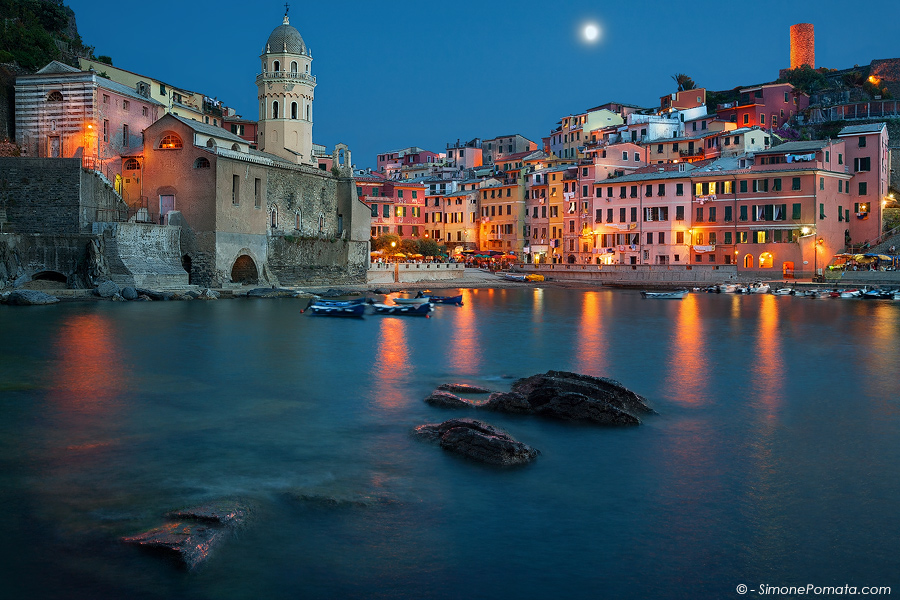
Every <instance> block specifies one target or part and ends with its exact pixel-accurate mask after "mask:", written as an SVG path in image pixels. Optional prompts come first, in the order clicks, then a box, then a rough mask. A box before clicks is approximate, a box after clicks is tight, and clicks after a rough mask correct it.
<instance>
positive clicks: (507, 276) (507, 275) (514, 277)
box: [497, 273, 528, 281]
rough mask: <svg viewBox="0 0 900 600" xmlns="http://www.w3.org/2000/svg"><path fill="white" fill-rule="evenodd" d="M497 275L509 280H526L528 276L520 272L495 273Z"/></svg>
mask: <svg viewBox="0 0 900 600" xmlns="http://www.w3.org/2000/svg"><path fill="white" fill-rule="evenodd" d="M497 275H499V276H500V277H502V278H503V279H508V280H510V281H528V276H527V275H524V274H521V273H497Z"/></svg>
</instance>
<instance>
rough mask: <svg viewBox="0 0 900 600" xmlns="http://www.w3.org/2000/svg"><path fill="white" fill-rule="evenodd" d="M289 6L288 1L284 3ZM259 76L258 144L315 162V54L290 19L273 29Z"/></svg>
mask: <svg viewBox="0 0 900 600" xmlns="http://www.w3.org/2000/svg"><path fill="white" fill-rule="evenodd" d="M285 8H287V5H285ZM260 59H261V60H262V73H260V74H259V75H257V76H256V86H257V89H258V99H259V147H260V150H262V151H263V152H268V153H270V154H275V155H276V156H280V157H282V158H285V159H287V160H290V161H291V162H294V163H297V164H307V165H314V164H315V163H314V161H313V156H312V126H313V98H314V95H315V94H314V92H315V87H316V78H315V76H314V75H313V74H312V72H311V70H310V67H311V65H312V55H311V54H310V52H309V48H307V47H306V44H305V43H304V42H303V38H302V37H301V36H300V32H299V31H297V29H296V28H294V27H293V26H292V25H291V24H290V21H289V20H288V15H287V10H285V13H284V21H283V22H282V24H281V25H279V26H278V27H276V28H275V30H274V31H272V34H271V35H269V39H268V40H267V41H266V45H265V47H264V48H263V53H262V55H261V56H260Z"/></svg>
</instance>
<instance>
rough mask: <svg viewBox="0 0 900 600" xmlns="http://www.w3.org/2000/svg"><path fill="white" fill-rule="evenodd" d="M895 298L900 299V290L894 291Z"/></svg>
mask: <svg viewBox="0 0 900 600" xmlns="http://www.w3.org/2000/svg"><path fill="white" fill-rule="evenodd" d="M894 300H900V291H896V292H894Z"/></svg>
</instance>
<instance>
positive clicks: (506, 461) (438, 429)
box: [416, 419, 540, 466]
mask: <svg viewBox="0 0 900 600" xmlns="http://www.w3.org/2000/svg"><path fill="white" fill-rule="evenodd" d="M416 433H417V434H418V435H420V436H422V437H424V438H427V439H432V440H440V444H441V448H443V449H444V450H447V451H449V452H453V453H455V454H461V455H463V456H466V457H468V458H471V459H473V460H477V461H479V462H483V463H487V464H492V465H500V466H513V465H521V464H525V463H528V462H531V461H532V460H534V459H535V458H537V455H538V454H540V452H539V451H538V450H536V449H534V448H532V447H531V446H528V445H527V444H523V443H522V442H520V441H518V440H516V439H514V438H513V437H512V436H510V435H509V434H508V433H506V432H504V431H501V430H499V429H497V428H496V427H494V426H493V425H489V424H487V423H483V422H481V421H476V420H475V419H451V420H449V421H444V422H443V423H437V424H430V425H420V426H419V427H417V428H416Z"/></svg>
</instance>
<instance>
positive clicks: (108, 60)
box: [97, 55, 113, 66]
mask: <svg viewBox="0 0 900 600" xmlns="http://www.w3.org/2000/svg"><path fill="white" fill-rule="evenodd" d="M97 62H102V63H103V64H106V65H109V66H113V62H112V57H111V56H106V55H100V56H98V57H97Z"/></svg>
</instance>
